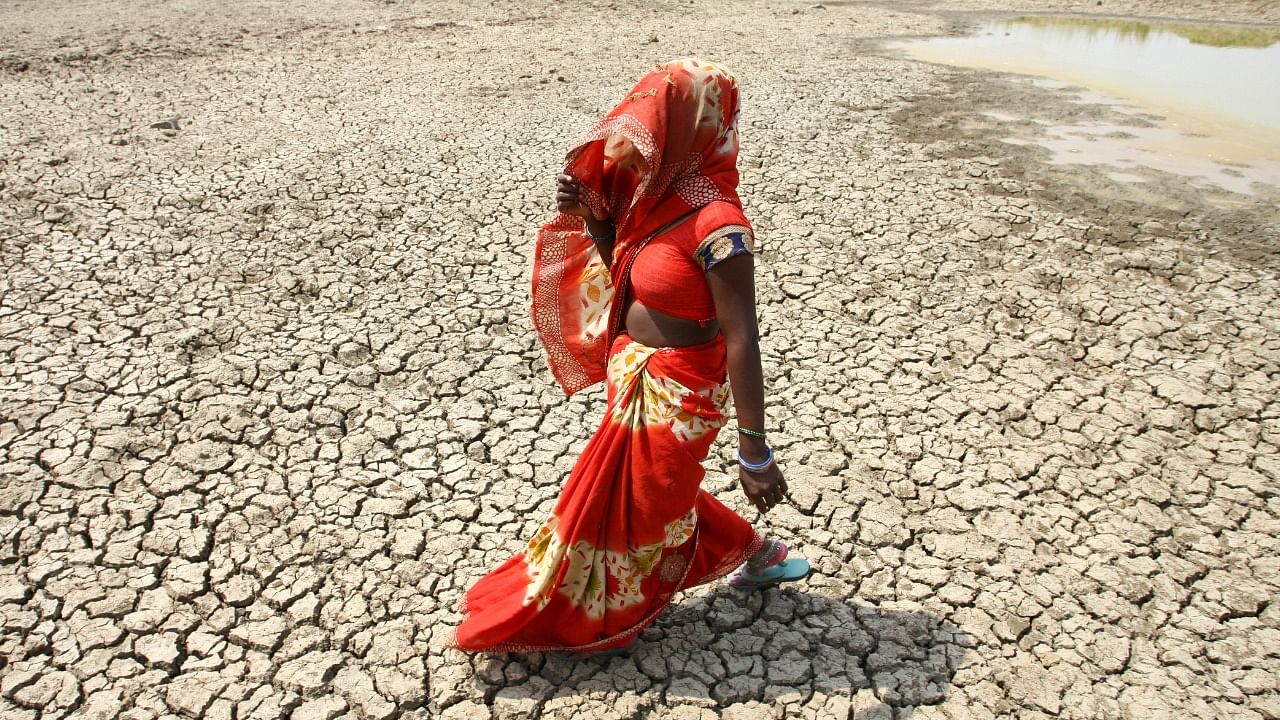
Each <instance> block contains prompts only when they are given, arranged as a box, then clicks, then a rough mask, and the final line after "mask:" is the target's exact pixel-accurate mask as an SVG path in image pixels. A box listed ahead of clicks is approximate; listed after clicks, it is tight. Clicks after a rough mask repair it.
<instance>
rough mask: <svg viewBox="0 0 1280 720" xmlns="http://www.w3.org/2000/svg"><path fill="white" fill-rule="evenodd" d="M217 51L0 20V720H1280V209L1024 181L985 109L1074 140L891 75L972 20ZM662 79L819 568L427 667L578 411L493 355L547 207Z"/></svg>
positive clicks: (662, 22)
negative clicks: (762, 363)
mask: <svg viewBox="0 0 1280 720" xmlns="http://www.w3.org/2000/svg"><path fill="white" fill-rule="evenodd" d="M223 5H224V4H223V3H218V2H213V1H211V0H185V1H176V2H168V3H132V2H125V1H124V0H93V1H90V0H84V1H81V2H69V1H60V2H53V3H50V2H36V1H35V0H17V2H9V3H6V4H5V7H4V8H3V9H0V147H2V150H0V263H2V264H3V269H4V274H3V279H2V280H0V538H3V542H2V543H0V719H3V720H26V719H32V720H34V719H35V718H41V719H52V718H64V717H66V718H71V717H83V718H108V717H121V718H129V719H131V720H144V719H150V718H159V717H175V716H176V717H204V718H210V719H214V718H219V719H221V718H232V717H234V718H279V717H287V716H292V717H295V718H335V717H339V718H375V719H377V720H386V719H388V718H426V717H444V718H489V717H493V718H523V717H542V718H580V717H589V718H593V719H595V720H605V719H607V718H632V717H652V718H677V719H679V718H711V717H725V718H737V719H739V720H743V719H750V718H773V717H776V718H792V717H795V718H829V717H831V718H849V717H852V718H857V719H858V720H861V719H862V718H866V719H868V720H871V719H876V720H887V719H889V718H908V717H909V718H912V719H913V720H924V719H926V718H996V717H1000V718H1004V717H1017V718H1044V717H1064V718H1135V719H1137V718H1140V719H1143V720H1146V719H1149V718H1166V717H1168V718H1241V719H1244V718H1250V719H1253V718H1277V717H1280V694H1278V688H1280V657H1278V655H1280V605H1278V604H1277V603H1276V601H1275V600H1276V598H1277V593H1278V587H1280V585H1278V582H1280V552H1278V547H1277V546H1278V544H1280V497H1278V496H1277V488H1278V487H1280V454H1278V452H1277V445H1280V404H1278V403H1277V398H1278V397H1280V284H1278V283H1277V275H1278V273H1280V258H1278V257H1277V255H1276V252H1277V248H1280V229H1278V227H1277V226H1278V225H1280V218H1278V217H1277V212H1276V210H1275V205H1273V204H1271V203H1270V202H1269V201H1267V200H1265V199H1262V198H1263V197H1264V196H1259V198H1253V199H1250V198H1244V197H1240V196H1229V195H1226V194H1224V193H1218V194H1215V193H1209V192H1207V191H1194V190H1192V189H1189V188H1188V187H1187V186H1186V185H1185V183H1182V182H1181V181H1178V180H1177V179H1175V178H1168V177H1161V176H1158V175H1153V176H1152V177H1151V178H1150V182H1148V183H1146V184H1145V185H1144V186H1122V185H1118V184H1116V183H1115V182H1112V181H1109V180H1108V179H1107V178H1106V177H1105V176H1104V175H1102V174H1100V173H1098V172H1097V171H1090V170H1084V169H1072V168H1069V167H1068V168H1063V167H1057V166H1048V165H1047V164H1045V163H1044V162H1043V161H1042V158H1041V156H1040V155H1037V151H1035V150H1034V149H1032V148H1028V147H1021V146H1018V147H1015V146H1012V145H1007V144H1003V143H1000V142H999V138H1000V137H1001V135H1002V133H1004V134H1007V132H1008V130H1009V128H1008V127H1007V126H1002V125H1001V124H1000V123H998V122H996V121H995V120H993V119H992V117H993V116H991V115H983V114H982V112H983V111H987V110H992V109H1000V110H1002V112H1007V111H1009V109H1010V108H1013V109H1014V110H1015V111H1017V112H1018V113H1021V114H1023V115H1024V116H1026V117H1028V118H1033V117H1042V118H1061V117H1072V116H1074V115H1078V114H1079V113H1081V112H1089V113H1094V114H1097V113H1105V112H1107V111H1106V110H1105V109H1098V108H1096V107H1094V108H1092V109H1087V108H1086V109H1083V110H1082V109H1081V108H1082V107H1084V106H1080V105H1079V104H1078V103H1073V102H1071V93H1070V92H1064V91H1055V90H1047V89H1044V88H1041V87H1037V86H1035V85H1032V84H1029V83H1027V82H1025V81H1023V80H1019V79H1017V78H1004V77H1000V76H996V75H992V74H988V73H979V72H973V71H965V70H956V69H949V68H941V67H934V66H928V65H923V64H919V63H915V62H910V61H906V60H902V59H897V58H895V57H894V56H893V54H892V53H890V52H887V51H885V50H883V49H882V48H881V46H880V44H879V41H877V40H874V38H877V37H882V36H889V35H926V34H931V33H944V32H954V31H956V30H958V29H959V28H961V27H962V26H963V24H964V23H966V22H969V20H970V19H972V18H971V16H969V15H965V14H963V13H960V12H958V11H960V10H964V9H967V8H976V7H977V6H979V5H985V3H967V2H956V3H954V4H953V5H950V6H947V7H937V8H934V7H930V6H927V5H923V4H899V5H895V6H888V5H886V6H881V5H872V4H862V3H837V2H828V3H826V7H815V6H813V3H811V2H804V3H794V2H771V3H766V2H758V1H754V0H748V1H745V2H731V3H724V4H718V5H716V6H715V7H713V6H711V5H710V4H707V3H684V2H676V1H675V0H662V1H661V2H655V3H645V4H644V5H645V6H646V8H647V9H645V10H644V11H643V12H642V11H639V10H635V9H633V8H632V5H633V4H632V3H613V4H606V3H589V2H582V1H579V0H565V1H563V2H542V3H528V4H527V5H526V6H524V7H519V6H516V5H515V4H513V3H487V2H476V1H469V2H448V3H445V2H436V1H434V0H400V1H398V2H397V1H396V0H386V1H385V2H365V1H363V0H324V1H322V2H314V3H294V2H284V1H283V0H276V1H275V2H263V3H254V4H253V6H252V8H250V7H248V6H247V4H246V5H244V6H242V5H239V4H236V5H235V6H233V7H224V6H223ZM635 5H639V4H635ZM1016 5H1017V9H1018V10H1020V11H1022V10H1027V9H1055V10H1092V11H1098V12H1101V11H1113V12H1114V11H1116V10H1118V9H1123V10H1124V11H1125V12H1132V13H1137V14H1144V15H1173V16H1183V17H1198V18H1203V19H1210V20H1236V21H1240V20H1246V21H1247V20H1254V21H1257V20H1270V21H1276V20H1277V19H1280V18H1277V12H1278V11H1277V10H1276V5H1275V4H1274V3H1259V2H1249V1H1241V2H1237V3H1209V2H1187V3H1181V2H1175V1H1173V0H1165V1H1159V0H1152V1H1151V2H1143V1H1140V0H1139V1H1134V2H1125V3H1124V4H1123V5H1122V6H1121V5H1116V6H1113V5H1112V4H1111V3H1108V5H1106V6H1103V7H1097V6H1096V5H1095V4H1094V3H1083V4H1081V3H1075V4H1072V3H1070V2H1067V3H1057V4H1055V3H1050V2H1046V3H1030V2H1027V1H1026V0H1018V2H1017V3H1016ZM1077 5H1080V6H1079V7H1077ZM984 9H985V8H984ZM685 53H699V54H704V55H707V56H711V57H715V58H717V59H720V60H722V61H724V62H725V63H727V64H729V65H730V66H732V67H733V68H734V69H735V70H736V71H737V72H738V74H739V75H740V76H741V78H742V79H743V82H744V87H745V93H746V97H745V107H746V109H745V116H744V126H743V142H744V150H743V176H744V187H743V191H744V198H745V202H746V204H747V206H748V210H749V212H750V214H751V216H752V217H753V218H754V219H755V221H756V223H757V229H758V234H759V236H760V238H761V242H762V248H763V251H762V252H761V254H760V263H759V277H758V284H759V286H760V295H761V298H760V300H761V316H762V328H763V331H764V333H765V337H764V346H765V352H766V366H767V374H768V382H769V387H770V415H771V417H772V422H773V425H774V426H775V427H776V431H775V433H774V436H773V438H774V442H775V444H776V445H777V447H778V450H779V454H780V457H781V459H782V463H783V466H784V468H785V470H786V472H787V475H788V477H789V479H790V484H791V487H792V497H791V502H790V503H789V504H788V505H787V506H785V507H782V508H780V509H779V510H777V511H775V512H774V513H773V514H771V515H770V516H769V517H768V518H767V520H762V525H763V526H764V527H765V528H766V529H767V530H768V531H769V532H771V533H774V534H776V535H777V536H779V537H782V538H784V539H786V540H787V541H789V542H791V543H792V544H793V545H795V546H796V548H797V549H798V550H799V551H800V552H803V553H804V554H805V555H806V556H808V557H809V558H810V559H811V560H812V562H813V564H814V566H815V569H816V571H817V572H816V574H815V575H814V576H813V577H812V578H811V579H810V581H809V582H808V583H806V584H803V585H797V586H792V587H787V588H786V589H783V590H780V591H779V590H770V591H768V592H766V593H763V594H760V595H755V596H740V595H737V594H734V593H732V592H728V591H726V590H725V589H723V588H703V589H700V590H699V591H698V592H693V593H690V594H689V595H687V596H685V597H684V598H683V599H682V600H681V601H680V602H679V603H678V604H677V605H675V606H673V607H672V608H671V610H670V611H669V612H668V613H667V614H665V615H664V616H663V617H662V618H661V619H660V620H659V621H658V623H657V624H656V625H655V626H654V627H653V628H652V629H650V630H648V631H646V632H645V635H644V638H643V642H642V643H641V644H640V645H639V647H638V648H637V649H636V650H635V651H634V653H633V654H632V655H631V656H630V657H626V658H615V659H612V660H608V661H598V660H593V661H585V662H579V663H572V662H569V661H567V660H565V659H563V658H559V657H543V656H541V655H530V656H517V655H510V656H507V655H500V656H484V655H479V656H469V655H466V654H463V653H459V652H456V651H445V650H442V649H441V645H442V643H443V641H444V639H445V637H446V636H447V634H448V632H449V630H450V628H451V625H452V624H453V623H454V622H456V620H457V619H458V615H457V614H456V612H455V610H454V608H455V604H456V602H457V601H458V599H459V597H460V595H461V593H462V592H463V590H464V589H465V588H466V587H467V586H468V584H469V583H471V582H472V581H474V580H475V579H476V578H477V577H479V576H480V575H481V574H482V573H483V572H484V571H485V570H486V569H487V568H489V567H492V566H494V565H496V564H497V563H499V562H500V561H502V560H503V559H505V558H506V557H507V556H509V555H510V554H511V553H513V552H514V551H516V550H518V549H519V548H520V547H521V545H522V542H523V538H524V537H525V536H526V535H527V534H528V533H530V532H531V531H532V530H533V529H534V528H535V527H536V526H537V524H538V523H540V522H541V520H542V519H543V518H544V516H545V515H546V514H547V513H548V511H549V509H550V507H551V505H552V503H553V502H554V498H555V494H556V490H557V487H558V485H559V483H560V482H561V479H562V477H563V476H564V474H565V473H566V472H567V470H568V469H569V467H570V466H571V464H572V462H573V460H574V458H575V456H576V453H577V451H578V449H579V448H580V447H581V446H582V444H583V442H584V441H585V438H586V436H587V434H588V433H589V431H590V430H591V429H592V427H593V426H594V424H595V422H596V421H597V419H598V417H599V413H600V410H601V405H602V401H601V398H600V396H599V393H598V392H596V393H584V394H582V395H581V396H578V397H574V398H569V399H566V398H564V397H563V396H562V395H561V394H560V392H559V391H558V390H557V389H556V387H555V386H554V385H553V383H552V381H551V378H550V376H549V374H548V372H547V371H546V369H545V365H544V362H543V359H542V353H541V350H540V348H539V346H538V345H537V343H536V341H535V338H534V336H533V333H532V331H531V327H530V323H529V319H528V316H527V296H528V272H529V271H528V268H529V257H530V250H531V243H532V232H533V229H534V228H535V227H536V226H537V225H538V224H539V223H540V222H542V221H543V220H544V219H545V218H547V217H548V214H549V212H550V210H551V205H552V203H551V191H552V188H553V178H554V174H555V172H556V170H557V168H558V165H557V162H558V159H559V158H560V157H561V155H562V153H563V152H564V150H565V147H566V144H567V143H568V142H569V140H570V139H571V138H572V137H574V136H575V135H576V134H577V133H578V132H580V131H582V130H583V129H585V128H586V127H588V126H589V125H590V124H591V122H592V121H593V120H594V119H595V118H596V117H597V116H598V115H599V114H601V113H602V112H603V111H605V110H606V109H607V108H608V107H610V106H611V105H612V103H613V102H615V101H616V100H617V99H618V98H619V97H621V95H622V94H623V93H624V92H625V91H626V89H627V87H628V86H629V83H630V82H631V81H632V80H633V79H634V78H636V77H638V76H639V75H640V74H641V73H642V72H643V71H644V70H645V69H646V68H647V67H648V66H649V65H650V64H651V63H652V62H654V61H655V60H659V59H665V58H667V57H670V56H673V55H678V54H685ZM1001 117H1003V115H1002V116H1001ZM171 119H174V120H173V121H172V122H170V120H171ZM153 124H157V125H159V127H153ZM1030 127H1031V126H1030V123H1029V122H1028V123H1027V128H1022V129H1023V130H1027V131H1030V130H1028V128H1030ZM708 465H709V467H710V471H711V472H710V475H709V477H708V483H709V485H710V486H712V487H713V488H715V489H716V490H717V491H718V492H719V494H720V497H722V498H724V499H726V500H727V501H730V502H732V503H734V505H735V507H737V508H739V509H740V510H742V511H744V512H745V511H746V506H745V503H744V502H743V501H742V499H741V498H740V497H739V495H738V493H737V492H736V490H735V489H734V487H733V483H732V480H731V479H730V475H729V474H728V473H727V471H728V470H729V469H731V467H732V465H731V449H730V448H728V447H727V446H726V445H725V443H722V447H721V449H720V450H719V451H717V453H716V454H715V455H714V457H713V458H712V460H711V461H709V462H708ZM749 517H754V516H753V515H752V516H749Z"/></svg>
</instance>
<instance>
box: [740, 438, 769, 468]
mask: <svg viewBox="0 0 1280 720" xmlns="http://www.w3.org/2000/svg"><path fill="white" fill-rule="evenodd" d="M764 452H765V455H764V460H761V461H760V462H758V463H753V462H751V461H750V460H748V459H746V458H745V457H743V456H742V451H741V450H739V451H738V465H740V466H741V467H742V469H743V470H746V471H747V472H749V473H751V474H752V475H754V474H756V473H761V472H764V471H765V470H768V469H769V466H770V465H772V464H773V448H771V447H769V446H768V445H766V446H765V448H764Z"/></svg>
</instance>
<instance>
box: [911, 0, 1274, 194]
mask: <svg viewBox="0 0 1280 720" xmlns="http://www.w3.org/2000/svg"><path fill="white" fill-rule="evenodd" d="M894 47H896V48H898V49H900V50H902V51H904V52H905V53H906V54H907V55H908V56H909V57H912V58H914V59H918V60H924V61H927V62H936V63H942V64H948V65H959V66H964V67H975V68H987V69H992V70H1001V71H1006V72H1015V73H1023V74H1028V75H1038V76H1043V77H1047V78H1052V79H1053V80H1057V81H1061V82H1064V83H1070V84H1072V85H1078V86H1082V87H1085V88H1089V89H1090V90H1092V91H1094V93H1092V94H1091V95H1092V96H1091V97H1087V98H1085V99H1086V101H1095V102H1106V103H1113V104H1114V103H1119V104H1122V105H1123V104H1127V105H1130V106H1131V108H1130V109H1136V110H1139V111H1144V112H1148V113H1154V114H1156V115H1159V116H1160V117H1161V118H1163V119H1162V120H1161V121H1160V122H1159V123H1158V126H1157V127H1156V128H1134V127H1130V126H1128V125H1125V124H1119V125H1101V124H1092V125H1075V126H1059V127H1054V128H1049V129H1048V136H1047V138H1045V139H1039V138H1038V139H1035V140H1033V141H1032V142H1035V143H1037V144H1040V145H1043V146H1044V147H1047V148H1049V149H1050V150H1051V151H1052V152H1053V153H1054V161H1055V162H1070V163H1088V164H1108V165H1117V166H1120V167H1123V168H1125V169H1126V170H1129V169H1131V168H1135V167H1148V168H1153V169H1157V170H1163V171H1166V172H1171V173H1175V174H1179V175H1185V176H1188V177H1191V178H1195V179H1196V180H1197V181H1199V182H1208V183H1211V184H1213V185H1217V186H1219V187H1223V188H1226V189H1229V190H1233V191H1236V192H1242V193H1249V192H1251V191H1252V190H1253V189H1254V188H1253V187H1252V184H1253V183H1254V182H1262V183H1266V184H1270V185H1276V186H1280V92H1277V90H1276V88H1277V87H1280V29H1271V28H1256V27H1239V26H1227V25H1190V24H1174V23H1146V22H1138V21H1131V20H1118V19H1094V18H1065V17H1062V18H1059V17H1041V16H1034V17H1021V18H1016V19H1013V20H1006V21H999V22H991V23H987V24H986V25H984V26H983V27H982V28H981V29H980V30H979V31H978V33H977V34H976V35H974V36H970V37H961V38H935V39H927V40H916V41H906V42H901V43H896V44H895V46H894ZM1012 140H1013V141H1015V142H1025V141H1026V139H1023V138H1013V139H1012ZM1127 176H1131V174H1130V173H1124V174H1120V177H1121V178H1125V177H1127Z"/></svg>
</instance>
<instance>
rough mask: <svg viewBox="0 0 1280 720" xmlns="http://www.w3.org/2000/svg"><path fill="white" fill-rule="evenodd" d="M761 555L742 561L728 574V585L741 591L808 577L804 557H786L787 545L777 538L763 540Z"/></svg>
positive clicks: (760, 588)
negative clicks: (763, 545)
mask: <svg viewBox="0 0 1280 720" xmlns="http://www.w3.org/2000/svg"><path fill="white" fill-rule="evenodd" d="M765 543H766V545H765V547H764V548H763V549H762V550H761V554H763V557H761V558H759V559H756V558H752V560H755V562H750V561H748V562H746V563H743V565H742V566H741V567H739V568H738V569H737V570H735V571H734V572H733V574H732V575H730V576H729V587H731V588H733V589H734V590H740V591H742V592H751V591H753V590H763V589H765V588H769V587H773V586H774V585H778V584H781V583H784V582H791V581H794V580H803V579H805V578H806V577H809V573H810V571H811V568H810V567H809V561H807V560H805V559H804V558H790V559H788V558H787V552H788V549H787V546H786V544H785V543H783V542H780V541H778V540H765Z"/></svg>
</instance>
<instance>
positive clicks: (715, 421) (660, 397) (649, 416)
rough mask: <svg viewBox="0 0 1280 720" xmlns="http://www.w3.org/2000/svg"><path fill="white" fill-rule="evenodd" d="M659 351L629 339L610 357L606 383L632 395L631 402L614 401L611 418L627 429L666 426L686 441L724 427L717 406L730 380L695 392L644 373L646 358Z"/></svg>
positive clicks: (723, 401) (725, 395)
mask: <svg viewBox="0 0 1280 720" xmlns="http://www.w3.org/2000/svg"><path fill="white" fill-rule="evenodd" d="M658 351H659V350H658V349H657V348H651V347H648V346H646V345H641V344H640V343H637V342H632V343H630V344H628V345H627V346H626V347H625V348H623V350H622V351H621V352H618V353H615V354H614V355H613V356H612V357H610V358H609V371H608V372H609V382H610V383H611V384H613V385H615V386H617V387H618V388H621V389H622V390H621V391H622V392H625V393H630V394H634V395H635V397H634V398H631V399H630V401H620V402H617V403H615V404H614V406H613V411H612V413H611V414H610V415H611V417H612V418H613V421H614V422H616V423H618V424H619V425H623V426H625V427H630V428H640V427H647V426H649V425H666V426H668V427H670V428H671V432H672V433H673V434H674V435H675V436H676V437H677V438H678V439H679V440H680V441H681V442H686V443H687V442H692V441H693V440H697V439H698V438H700V437H702V436H703V435H706V434H707V433H709V432H711V431H713V430H718V429H719V428H721V427H723V426H724V424H725V416H724V414H723V413H721V412H719V411H718V410H717V409H718V408H723V407H725V405H726V404H727V403H728V401H729V383H728V382H722V383H719V384H718V385H715V386H713V387H710V388H707V389H705V390H698V391H695V390H690V389H689V388H687V387H685V386H684V385H681V384H680V383H679V382H677V381H675V380H673V379H671V378H666V377H660V376H655V375H652V374H650V373H647V372H645V371H644V369H645V365H646V363H647V362H648V360H649V358H650V357H651V356H652V355H653V354H654V353H655V352H658ZM708 410H711V412H708Z"/></svg>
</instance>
